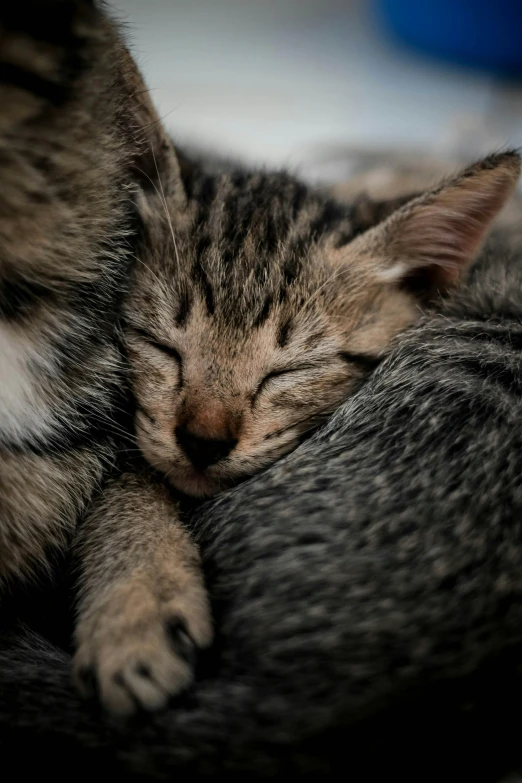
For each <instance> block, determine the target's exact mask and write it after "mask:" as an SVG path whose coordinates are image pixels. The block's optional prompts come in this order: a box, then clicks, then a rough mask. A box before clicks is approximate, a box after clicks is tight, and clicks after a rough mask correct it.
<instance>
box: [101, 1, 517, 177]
mask: <svg viewBox="0 0 522 783" xmlns="http://www.w3.org/2000/svg"><path fill="white" fill-rule="evenodd" d="M113 6H114V7H115V8H116V9H117V14H118V17H119V18H120V19H121V20H122V21H124V22H125V23H126V26H127V30H128V35H129V39H130V41H131V43H132V47H133V51H134V54H135V56H136V57H137V60H138V63H139V65H140V67H141V68H142V71H143V72H144V74H145V78H146V81H147V84H148V86H149V87H150V88H151V90H152V96H153V100H154V101H155V103H156V106H157V107H158V108H159V111H160V115H161V116H162V117H163V119H164V122H165V124H166V125H167V127H168V129H169V131H170V132H171V133H172V134H173V135H174V137H175V139H177V140H178V142H184V143H189V144H190V145H191V146H196V147H203V148H211V149H214V150H217V151H219V152H221V153H223V154H225V155H228V156H233V157H236V158H237V157H238V158H240V159H243V160H246V161H251V162H256V163H263V164H269V165H276V166H278V165H284V166H289V167H291V168H292V169H293V170H301V172H302V173H304V174H305V175H307V176H308V177H312V178H315V179H321V180H324V181H332V180H339V179H342V178H344V177H349V176H350V175H351V174H352V172H353V171H354V169H356V167H357V165H358V164H357V161H360V160H361V158H362V157H364V156H374V157H376V158H377V159H378V158H379V156H383V157H386V155H387V154H388V151H390V150H391V151H398V153H399V154H402V155H404V156H406V157H408V156H410V155H414V156H418V157H419V158H420V159H428V158H431V157H436V158H443V159H447V160H451V159H456V158H459V157H465V158H473V157H475V156H477V155H479V154H481V153H482V152H487V151H491V150H492V149H498V148H501V147H505V146H520V145H522V80H521V79H520V76H521V74H522V0H496V2H494V1H493V0H417V2H413V0H149V1H148V2H143V0H114V2H113Z"/></svg>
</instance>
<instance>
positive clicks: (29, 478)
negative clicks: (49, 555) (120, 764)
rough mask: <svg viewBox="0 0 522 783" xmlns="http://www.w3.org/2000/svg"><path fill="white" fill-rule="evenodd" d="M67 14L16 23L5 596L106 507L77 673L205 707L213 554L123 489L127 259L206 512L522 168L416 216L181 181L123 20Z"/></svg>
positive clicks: (335, 394) (170, 513)
mask: <svg viewBox="0 0 522 783" xmlns="http://www.w3.org/2000/svg"><path fill="white" fill-rule="evenodd" d="M29 5H30V6H34V7H32V8H31V9H30V10H32V11H34V12H35V13H36V14H37V12H38V3H29ZM49 9H51V10H54V12H55V14H56V16H55V17H54V18H51V23H50V24H48V26H47V27H46V26H45V25H43V26H39V25H38V24H36V23H34V22H35V20H34V17H33V16H31V14H26V15H25V16H23V18H22V17H20V15H19V12H18V11H17V10H14V11H13V10H12V9H11V10H7V11H3V12H2V13H1V14H0V23H2V24H3V25H4V29H3V30H2V33H3V36H2V38H1V44H0V58H1V60H2V61H3V62H4V63H7V65H8V67H7V69H5V73H4V79H3V81H2V82H1V86H0V100H1V106H2V111H1V119H0V163H1V166H2V175H3V188H2V192H1V193H0V242H1V246H2V256H1V258H0V284H1V286H2V288H1V292H0V314H1V321H0V380H1V381H2V384H3V391H2V396H1V398H0V436H1V447H2V457H1V460H2V461H1V465H0V510H1V519H0V544H1V546H0V576H1V578H2V580H4V581H7V580H8V579H11V578H12V577H13V576H17V577H18V576H21V575H22V576H23V575H27V574H30V573H32V571H33V570H34V567H35V564H37V563H40V564H42V562H43V563H45V555H46V550H47V549H48V548H49V547H55V548H58V549H63V548H64V547H65V546H66V544H67V542H68V539H69V537H70V536H71V534H72V532H73V530H74V528H75V525H76V522H77V519H78V517H79V516H80V515H81V514H82V512H83V511H84V510H85V509H88V510H87V514H86V518H85V519H84V520H83V524H82V526H81V529H80V531H79V534H78V537H77V540H76V551H77V553H78V556H79V559H80V561H81V583H80V587H81V590H80V604H79V620H78V627H77V632H76V639H77V643H78V652H77V656H76V669H77V674H78V679H79V681H80V683H81V684H82V686H83V687H84V688H86V689H87V688H88V687H89V685H90V684H91V682H92V678H93V677H94V681H95V684H96V685H97V687H98V689H99V693H100V696H101V699H102V701H103V703H104V704H105V706H106V707H108V708H109V709H110V710H112V711H114V712H116V713H119V714H126V713H129V712H132V711H133V710H134V709H135V707H136V705H137V704H139V705H141V706H142V707H145V708H147V709H154V708H157V707H160V706H162V705H163V704H165V702H166V700H167V698H168V696H169V695H170V694H172V693H175V692H176V691H178V690H179V689H180V688H183V687H184V686H186V684H187V683H188V682H189V680H190V677H191V676H192V668H191V655H192V652H193V648H197V647H203V646H205V645H207V644H208V643H209V642H210V639H211V621H210V610H209V604H208V599H207V597H206V594H205V591H204V587H203V580H202V575H201V572H200V568H199V559H198V554H197V551H196V548H195V546H194V544H193V543H192V541H191V540H190V538H189V536H188V534H187V532H186V531H185V530H184V529H183V527H182V526H181V525H180V522H179V517H178V512H177V508H176V505H175V503H174V502H173V500H172V499H171V498H170V496H169V495H168V493H167V490H166V488H165V487H164V486H163V483H162V481H161V480H160V479H158V478H156V477H155V476H154V475H150V473H149V471H147V470H146V469H143V470H141V469H139V470H137V471H136V472H128V473H124V474H120V475H119V476H118V475H117V476H116V477H111V478H107V468H108V467H110V466H112V465H114V463H115V439H114V424H113V423H114V419H115V416H116V413H117V407H118V397H117V391H118V388H119V386H120V385H121V377H120V375H119V369H120V357H119V354H118V352H117V348H116V345H117V340H116V334H115V323H116V319H117V316H118V313H119V299H120V297H121V295H122V293H124V290H125V287H126V285H127V270H128V259H129V256H130V255H132V256H133V258H134V257H135V261H136V263H135V264H134V265H133V271H132V277H131V279H130V290H129V291H128V294H127V295H126V297H125V300H124V308H123V318H122V324H121V325H122V329H123V337H124V342H125V345H126V349H127V353H128V358H129V360H130V370H131V380H132V388H133V391H134V395H135V398H136V404H137V415H136V431H137V439H138V443H139V446H140V448H141V451H142V453H143V455H144V456H145V458H146V459H147V460H148V462H149V463H150V465H151V466H152V467H153V468H156V469H159V470H160V471H161V472H162V473H164V474H165V475H166V476H167V477H168V478H169V479H170V481H171V482H172V483H173V484H174V486H175V487H177V488H178V489H181V490H182V491H184V492H186V493H187V494H191V495H196V496H206V495H210V494H213V493H215V492H216V491H219V490H220V489H221V488H222V487H226V486H229V485H230V484H232V483H235V482H236V481H238V480H239V479H241V478H243V477H245V476H247V475H251V474H253V473H255V472H257V471H259V470H260V469H262V468H263V467H265V466H267V465H269V464H270V463H272V462H273V461H274V460H275V459H277V458H278V457H280V456H281V455H283V454H285V453H287V452H288V451H289V450H290V449H292V448H293V447H294V446H295V445H296V444H297V443H298V442H299V440H300V438H301V437H302V436H303V435H304V434H305V432H307V431H308V430H309V429H310V428H311V427H312V426H316V425H317V424H318V423H319V422H321V421H322V420H323V419H324V418H325V417H326V416H327V415H328V414H329V413H331V412H332V411H333V410H334V409H335V408H336V407H337V406H338V405H339V404H340V402H341V401H342V400H343V399H344V398H345V397H346V396H347V395H348V394H350V392H351V391H352V390H353V389H354V388H355V387H356V385H357V384H358V383H360V381H361V379H362V378H363V377H364V376H365V375H366V374H367V373H368V371H369V369H371V368H372V367H373V366H374V365H375V364H376V363H377V362H378V361H379V360H380V358H381V357H382V356H383V355H384V354H385V353H386V352H387V351H388V349H389V347H390V345H391V343H392V342H393V340H394V339H395V338H396V337H397V336H398V335H399V334H400V333H401V332H403V331H404V330H405V329H406V328H407V327H408V326H410V325H411V324H413V323H414V322H415V321H416V320H417V319H418V318H419V316H420V312H421V311H420V307H419V305H420V303H422V302H424V301H428V300H429V299H430V298H432V297H433V296H434V295H436V294H437V292H438V291H439V290H442V291H443V290H445V289H447V288H449V287H451V286H452V285H454V284H455V283H456V282H457V281H458V278H459V277H460V276H461V274H462V272H463V271H464V270H465V268H466V267H467V265H468V264H469V263H470V261H471V260H472V258H473V257H474V256H475V254H476V252H477V251H478V248H479V246H480V244H481V242H482V240H483V239H484V236H485V233H486V231H487V228H488V225H489V223H490V222H491V220H492V219H493V218H494V216H495V215H496V213H497V211H498V210H499V209H500V207H501V206H502V205H503V203H504V201H505V200H506V198H507V197H508V195H509V193H510V192H511V190H512V189H513V187H514V184H515V182H516V179H517V177H518V173H519V159H518V157H517V156H516V155H514V154H509V153H506V154H504V155H499V156H493V157H491V158H489V159H487V160H486V161H483V162H482V163H479V164H477V165H476V166H473V167H471V168H470V169H468V170H467V171H466V172H464V174H462V175H461V176H460V177H458V178H456V179H455V180H454V181H451V182H449V183H446V184H445V185H443V186H441V187H440V188H439V189H437V190H435V191H431V192H428V193H427V194H424V195H423V196H420V197H418V198H417V199H414V200H410V201H409V202H408V203H407V204H406V205H405V206H403V207H402V208H400V209H399V210H397V211H395V212H393V210H392V208H393V206H396V205H389V204H388V205H384V206H382V207H378V206H377V205H376V206H375V209H373V210H370V211H369V212H368V209H367V208H366V207H365V209H363V210H362V211H361V207H360V205H359V206H357V205H355V206H342V205H340V204H338V203H337V202H335V201H333V200H331V199H330V198H328V197H327V196H325V195H323V194H320V193H316V192H314V191H311V190H309V189H308V188H307V187H306V186H305V185H303V184H301V183H299V182H297V181H295V180H294V179H292V178H291V177H289V176H288V175H286V174H284V173H279V174H267V173H263V172H254V173H249V172H244V171H235V172H232V173H223V174H221V175H220V174H211V173H206V172H205V171H204V170H201V169H199V168H198V166H197V165H195V166H194V165H192V164H191V163H190V162H189V161H186V160H183V159H182V160H181V161H180V162H178V159H177V158H176V156H175V154H174V150H173V149H172V147H171V145H170V142H169V141H168V140H167V138H166V136H165V134H164V131H163V130H162V128H161V125H160V124H159V122H158V121H157V117H156V115H155V114H154V111H153V109H152V107H151V105H150V103H149V101H148V97H147V94H146V92H145V91H144V88H143V85H142V83H141V80H140V78H139V75H138V74H137V72H136V70H135V67H134V66H133V64H132V61H131V59H130V57H129V55H128V53H127V51H126V49H125V48H124V46H123V45H122V44H121V42H120V41H119V39H118V37H117V34H116V33H115V31H114V28H113V26H112V24H111V23H110V22H109V21H108V20H107V19H106V17H105V16H103V15H101V14H100V13H99V12H98V11H97V10H95V9H93V7H92V5H91V3H89V2H86V1H85V2H65V0H56V2H54V3H50V4H49ZM26 10H27V9H26ZM64 12H66V16H65V17H64V16H63V14H64ZM49 13H50V11H49ZM2 14H3V15H2ZM51 17H52V14H51ZM64 19H65V21H64ZM27 20H31V25H32V28H31V29H30V30H27V29H25V28H24V24H28V21H27ZM43 21H46V20H43ZM47 22H49V20H47ZM46 35H47V37H46ZM138 191H139V192H138ZM132 201H135V202H136V209H137V212H138V213H139V221H140V223H141V242H140V243H139V244H138V245H137V246H136V247H134V250H135V253H133V254H131V243H132V242H133V239H134V238H133V235H132V233H131V227H132V221H131V214H130V205H131V203H132ZM390 211H392V214H391V215H390V216H389V217H388V218H387V219H385V220H384V222H382V223H381V224H380V225H378V226H377V227H376V228H373V229H370V230H368V231H366V232H365V229H368V228H369V226H371V225H372V224H373V223H374V222H376V217H379V218H385V217H386V215H387V214H389V213H390ZM363 232H365V233H363ZM111 427H112V433H113V435H112V437H111V436H109V435H108V434H107V433H108V431H109V430H110V429H111ZM102 480H103V481H104V483H105V485H104V489H103V492H101V493H97V494H96V493H95V491H96V490H97V489H98V486H99V485H100V483H101V482H102ZM95 494H96V497H95Z"/></svg>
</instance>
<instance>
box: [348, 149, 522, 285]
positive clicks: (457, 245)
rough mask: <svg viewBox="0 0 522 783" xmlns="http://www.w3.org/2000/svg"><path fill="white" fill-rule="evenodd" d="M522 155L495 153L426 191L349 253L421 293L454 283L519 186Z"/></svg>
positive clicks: (380, 275)
mask: <svg viewBox="0 0 522 783" xmlns="http://www.w3.org/2000/svg"><path fill="white" fill-rule="evenodd" d="M519 175H520V156H519V155H518V154H517V153H515V152H505V153H500V154H497V155H491V156H490V157H488V158H485V159H484V160H482V161H480V162H479V163H476V164H474V165H472V166H470V167H469V168H467V169H465V170H464V171H463V172H461V173H460V174H459V175H457V176H456V177H455V178H454V179H451V180H449V181H447V182H444V183H443V184H442V185H440V186H439V187H438V188H436V189H434V190H431V191H427V192H426V193H424V194H423V195H422V196H419V197H417V198H415V199H413V200H412V201H410V202H408V203H407V204H406V205H405V206H403V207H401V208H400V209H398V210H397V211H395V212H394V213H393V214H392V215H391V216H390V217H388V218H387V219H386V220H385V221H384V222H383V223H381V224H379V225H378V226H376V227H375V228H373V229H370V230H369V231H367V232H366V233H365V234H362V235H361V236H360V237H358V238H357V239H355V240H354V241H353V242H352V243H351V246H350V250H351V253H350V255H351V256H352V258H353V255H352V253H356V255H357V256H358V257H360V258H361V259H363V258H364V259H366V261H368V258H371V263H372V270H373V271H374V273H375V274H376V275H377V277H378V278H380V279H381V280H382V281H390V282H397V283H401V284H402V285H403V287H405V288H410V289H412V290H415V292H416V293H418V294H419V295H428V296H429V295H430V294H434V293H436V292H437V291H444V290H445V289H447V288H449V287H451V286H453V285H455V284H456V283H458V282H459V280H460V278H461V277H462V275H463V274H464V273H465V271H466V269H467V268H468V267H469V265H470V264H471V262H472V261H473V259H474V258H475V256H476V255H477V253H478V251H479V250H480V247H481V245H482V243H483V241H484V240H485V238H486V236H487V234H488V232H489V230H490V228H491V224H492V222H493V220H494V218H495V217H496V216H497V214H498V212H499V211H500V210H501V209H502V207H503V206H504V204H505V203H506V201H507V199H508V198H509V196H510V195H511V193H512V192H513V190H514V189H515V187H516V184H517V181H518V178H519Z"/></svg>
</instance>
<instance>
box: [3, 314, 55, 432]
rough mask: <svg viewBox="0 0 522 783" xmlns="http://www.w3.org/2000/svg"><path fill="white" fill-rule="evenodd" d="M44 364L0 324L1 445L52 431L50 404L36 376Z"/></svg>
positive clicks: (18, 338)
mask: <svg viewBox="0 0 522 783" xmlns="http://www.w3.org/2000/svg"><path fill="white" fill-rule="evenodd" d="M45 364H47V362H46V361H45V359H42V357H41V356H38V355H37V353H36V351H35V348H34V346H32V345H29V344H28V343H27V340H26V339H24V338H23V337H22V336H21V335H19V334H17V333H16V331H15V330H13V329H12V328H11V327H9V326H8V325H6V324H1V323H0V441H1V440H2V439H7V440H9V441H11V442H13V441H14V442H16V441H22V440H26V439H30V440H31V439H37V438H42V437H46V436H48V435H49V434H50V433H51V432H52V430H53V429H54V427H53V425H54V421H53V419H54V417H53V414H52V411H51V407H50V404H49V403H50V401H49V399H48V398H47V397H46V395H45V394H44V392H43V390H42V389H41V387H40V386H39V383H38V378H37V373H35V367H36V368H37V367H38V365H39V366H40V367H42V365H45Z"/></svg>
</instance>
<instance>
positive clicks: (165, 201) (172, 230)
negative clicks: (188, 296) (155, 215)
mask: <svg viewBox="0 0 522 783" xmlns="http://www.w3.org/2000/svg"><path fill="white" fill-rule="evenodd" d="M150 151H151V152H152V159H153V160H154V167H155V169H156V174H157V175H158V182H159V186H160V188H161V196H162V198H163V207H164V208H165V215H166V217H167V222H168V224H169V228H170V234H171V236H172V244H173V245H174V252H175V254H176V260H177V262H178V271H179V272H181V264H180V261H179V253H178V246H177V244H176V237H175V236H174V228H173V226H172V220H171V219H170V213H169V210H168V206H167V200H166V198H165V191H164V190H163V183H162V181H161V177H160V173H159V169H158V163H157V161H156V156H155V154H154V150H153V148H152V145H151V147H150Z"/></svg>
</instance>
